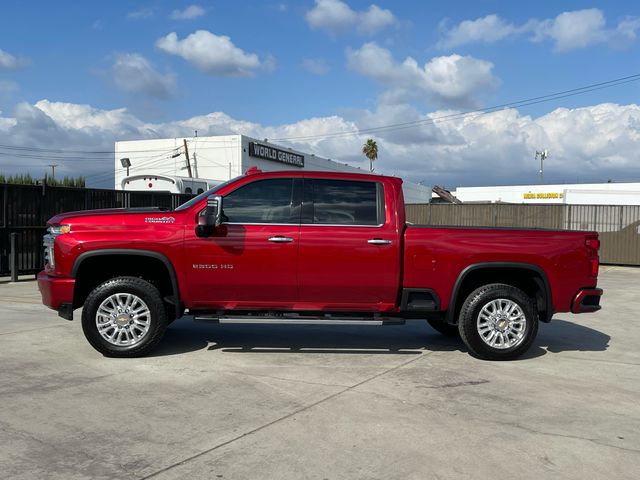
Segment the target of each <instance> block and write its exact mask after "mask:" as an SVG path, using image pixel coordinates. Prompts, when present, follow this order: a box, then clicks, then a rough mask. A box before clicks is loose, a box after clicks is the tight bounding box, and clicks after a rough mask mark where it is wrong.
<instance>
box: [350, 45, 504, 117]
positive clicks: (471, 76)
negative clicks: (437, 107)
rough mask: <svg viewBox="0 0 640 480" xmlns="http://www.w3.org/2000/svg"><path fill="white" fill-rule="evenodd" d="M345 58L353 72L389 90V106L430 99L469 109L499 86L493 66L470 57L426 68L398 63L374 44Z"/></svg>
mask: <svg viewBox="0 0 640 480" xmlns="http://www.w3.org/2000/svg"><path fill="white" fill-rule="evenodd" d="M346 56H347V66H348V67H349V68H350V69H351V70H353V71H355V72H357V73H360V74H361V75H364V76H366V77H369V78H371V79H373V80H375V81H377V82H379V83H381V84H383V85H385V86H386V87H388V88H389V89H390V90H389V91H387V92H385V94H384V95H383V100H384V101H385V102H387V103H402V102H404V101H406V100H407V99H409V98H425V96H427V97H429V99H431V100H433V101H436V102H437V103H438V104H441V105H453V106H463V107H470V106H475V105H477V96H478V95H479V94H482V93H483V92H485V91H487V90H490V89H492V88H494V87H495V86H496V85H497V84H498V80H497V78H496V77H494V75H493V64H492V63H491V62H488V61H485V60H480V59H477V58H474V57H470V56H465V57H463V56H460V55H457V54H453V55H449V56H442V57H434V58H432V59H431V60H430V61H429V62H427V63H425V64H424V66H420V65H419V64H418V62H417V61H416V60H415V59H413V58H411V57H407V58H406V59H405V60H404V61H403V62H402V63H398V62H396V61H395V60H394V59H393V56H392V55H391V52H390V51H389V50H387V49H385V48H382V47H380V46H378V45H377V44H375V43H365V44H364V45H363V46H362V47H361V48H359V49H358V50H352V49H347V52H346Z"/></svg>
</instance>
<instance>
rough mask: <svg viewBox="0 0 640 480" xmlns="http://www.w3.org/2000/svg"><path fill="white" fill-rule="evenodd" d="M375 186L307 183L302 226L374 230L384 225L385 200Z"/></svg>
mask: <svg viewBox="0 0 640 480" xmlns="http://www.w3.org/2000/svg"><path fill="white" fill-rule="evenodd" d="M382 193H383V188H382V185H381V184H380V183H378V182H367V181H352V180H333V179H312V180H311V179H307V180H305V204H307V203H309V204H312V205H313V208H312V209H306V211H305V213H304V214H303V223H313V224H320V225H363V226H374V225H381V224H383V223H384V196H383V194H382Z"/></svg>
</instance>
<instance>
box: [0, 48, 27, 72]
mask: <svg viewBox="0 0 640 480" xmlns="http://www.w3.org/2000/svg"><path fill="white" fill-rule="evenodd" d="M28 63H29V62H28V60H27V59H26V58H23V57H16V56H15V55H11V54H10V53H9V52H6V51H4V50H2V49H1V48H0V70H2V69H6V70H15V69H17V68H21V67H24V66H25V65H27V64H28Z"/></svg>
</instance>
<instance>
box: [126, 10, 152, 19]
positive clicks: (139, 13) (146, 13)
mask: <svg viewBox="0 0 640 480" xmlns="http://www.w3.org/2000/svg"><path fill="white" fill-rule="evenodd" d="M152 16H153V8H141V9H140V10H135V11H133V12H129V13H127V18H128V19H129V20H141V19H143V18H149V17H152Z"/></svg>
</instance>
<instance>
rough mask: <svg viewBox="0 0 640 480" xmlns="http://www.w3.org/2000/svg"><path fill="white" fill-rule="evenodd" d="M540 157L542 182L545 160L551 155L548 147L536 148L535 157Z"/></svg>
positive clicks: (542, 179)
mask: <svg viewBox="0 0 640 480" xmlns="http://www.w3.org/2000/svg"><path fill="white" fill-rule="evenodd" d="M538 157H540V171H539V173H540V184H543V183H544V161H545V160H546V159H547V158H548V157H549V151H548V150H547V149H544V150H536V156H535V159H536V160H537V159H538Z"/></svg>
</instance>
